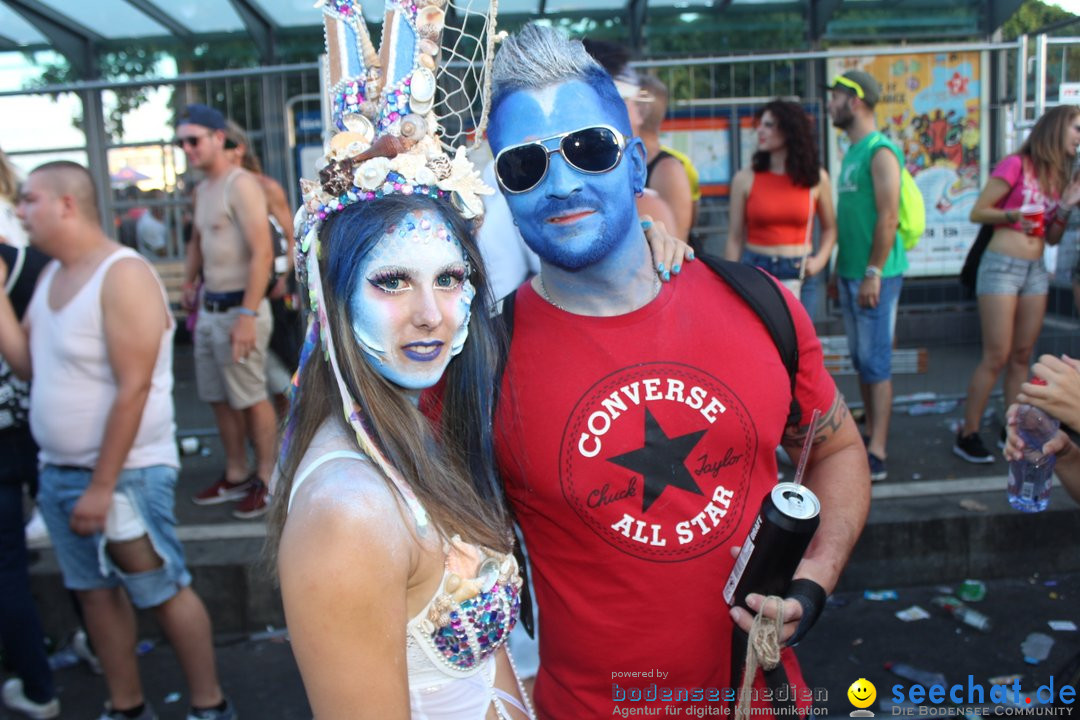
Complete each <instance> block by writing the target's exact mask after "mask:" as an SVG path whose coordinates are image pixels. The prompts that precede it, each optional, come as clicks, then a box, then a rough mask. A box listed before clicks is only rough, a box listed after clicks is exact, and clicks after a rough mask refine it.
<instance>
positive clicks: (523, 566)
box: [492, 290, 536, 638]
mask: <svg viewBox="0 0 1080 720" xmlns="http://www.w3.org/2000/svg"><path fill="white" fill-rule="evenodd" d="M516 297H517V290H514V291H513V292H512V293H510V294H509V295H507V296H506V297H504V298H503V299H502V300H500V301H499V302H498V303H497V304H496V311H497V312H498V315H497V316H496V318H495V324H496V326H500V327H501V328H502V336H501V338H500V339H499V357H498V360H497V362H496V365H495V403H494V405H493V407H492V413H493V417H497V415H495V414H496V413H498V409H499V397H500V395H502V379H503V373H505V372H506V361H507V358H508V357H509V356H510V340H511V339H512V338H513V337H514V300H515V298H516ZM506 509H507V511H508V512H509V513H510V517H511V519H512V520H513V521H514V557H515V558H516V559H517V563H518V568H519V569H520V570H521V591H520V594H519V599H520V601H521V607H520V609H519V613H520V620H521V627H523V628H525V632H526V633H528V634H529V637H531V638H535V637H536V623H535V621H534V620H533V617H534V616H533V602H532V591H531V590H530V589H529V561H528V559H527V558H526V557H525V552H524V551H523V550H522V539H521V530H520V528H519V527H518V525H517V520H516V519H515V518H514V509H513V508H512V507H510V503H509V502H507V504H506Z"/></svg>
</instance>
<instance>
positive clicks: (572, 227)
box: [488, 80, 645, 271]
mask: <svg viewBox="0 0 1080 720" xmlns="http://www.w3.org/2000/svg"><path fill="white" fill-rule="evenodd" d="M617 110H618V111H619V112H620V113H622V114H623V117H622V118H621V119H622V122H620V121H619V119H620V118H619V116H618V115H616V113H615V112H614V111H613V110H612V109H609V108H608V107H607V105H605V103H604V102H603V100H602V99H601V98H600V96H599V95H598V94H597V93H596V91H595V90H593V89H592V87H590V86H589V85H588V84H586V83H584V82H582V81H578V80H574V81H571V82H567V83H563V84H561V85H553V86H551V87H547V88H544V89H542V90H518V91H516V92H513V93H510V94H509V95H507V96H506V98H505V99H504V100H503V101H502V102H501V103H500V104H499V105H498V108H497V112H496V113H495V114H493V115H492V118H491V124H490V126H489V128H488V134H489V138H490V140H491V146H492V150H493V152H495V153H496V154H497V153H498V152H499V151H500V150H502V149H503V148H504V147H507V146H508V145H516V144H518V143H522V142H528V141H530V140H540V139H544V138H548V137H550V136H552V135H556V134H558V133H564V132H569V131H573V130H578V129H581V128H583V127H587V126H589V125H595V124H607V125H612V126H614V127H621V126H622V125H624V124H625V110H624V109H623V108H622V107H619V108H617ZM544 145H545V146H546V147H547V148H548V149H549V150H551V149H554V148H555V147H557V145H558V141H557V140H551V141H548V142H545V143H544ZM643 158H644V150H643V149H642V147H641V141H640V140H638V139H637V138H632V139H630V140H629V141H628V144H627V147H626V149H625V150H624V151H623V156H622V159H621V160H620V161H619V164H618V165H617V166H616V167H615V169H614V170H612V171H610V172H607V173H602V174H597V175H591V174H587V173H583V172H581V171H579V170H577V169H575V168H574V167H572V166H571V165H569V164H567V162H566V160H565V159H564V158H563V157H562V155H560V154H558V153H555V154H552V155H551V156H550V158H549V159H548V163H549V164H548V171H547V175H546V176H545V177H544V179H543V180H541V181H540V183H539V184H538V185H537V186H536V187H535V188H533V189H532V190H529V191H528V192H524V193H520V194H516V195H514V194H509V193H505V196H506V202H507V205H508V206H509V207H510V212H511V213H512V214H513V216H514V221H515V222H516V223H517V226H518V229H519V230H520V231H521V236H522V237H523V238H524V239H525V242H526V244H527V245H528V246H529V247H530V248H532V250H533V251H534V252H535V253H536V254H537V255H539V256H540V258H541V259H543V260H544V261H545V262H548V263H550V264H552V265H554V266H556V267H559V268H562V269H564V270H571V271H573V270H580V269H582V268H586V267H589V266H590V265H593V264H595V263H597V262H599V261H601V260H603V259H604V258H606V257H608V256H609V255H610V254H611V253H612V252H613V251H614V250H616V249H617V248H619V247H620V246H621V245H623V244H624V243H630V242H639V241H640V233H634V232H633V230H634V229H635V225H636V223H637V208H636V206H635V202H634V195H635V192H637V191H639V190H641V189H642V188H644V186H645V163H644V159H643Z"/></svg>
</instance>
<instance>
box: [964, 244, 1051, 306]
mask: <svg viewBox="0 0 1080 720" xmlns="http://www.w3.org/2000/svg"><path fill="white" fill-rule="evenodd" d="M1049 292H1050V274H1049V273H1048V272H1046V263H1044V262H1043V259H1042V258H1041V257H1040V258H1039V259H1038V260H1021V259H1020V258H1014V257H1011V256H1009V255H1002V254H1001V253H996V252H993V251H991V250H987V251H986V252H984V253H983V256H982V259H981V260H980V261H979V272H978V274H977V275H976V276H975V294H976V295H1046V294H1047V293H1049Z"/></svg>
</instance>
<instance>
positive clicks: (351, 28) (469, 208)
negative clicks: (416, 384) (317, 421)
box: [282, 0, 496, 524]
mask: <svg viewBox="0 0 1080 720" xmlns="http://www.w3.org/2000/svg"><path fill="white" fill-rule="evenodd" d="M474 1H475V2H480V3H483V5H484V9H483V10H482V11H477V10H474V9H472V5H471V3H472V2H474ZM320 6H321V7H322V12H323V21H324V29H325V40H326V55H325V56H324V67H323V77H324V82H325V87H324V91H325V92H324V96H323V103H324V116H329V121H330V122H329V135H328V137H327V138H326V141H325V145H324V155H323V157H322V158H320V159H319V161H318V162H317V164H316V167H317V168H318V173H319V176H318V179H315V180H309V179H303V180H301V181H300V188H301V191H302V194H303V199H304V202H303V206H302V207H301V208H300V210H299V211H298V212H297V215H296V222H295V227H296V228H297V243H296V249H297V263H296V269H297V275H298V277H299V280H300V283H301V285H302V286H303V287H304V290H305V291H306V299H307V301H308V305H309V307H310V309H311V313H310V316H309V320H308V332H307V337H306V340H305V343H304V348H303V350H302V352H301V357H300V370H299V371H298V373H297V375H299V372H303V368H304V366H305V364H306V363H307V361H308V359H309V358H310V357H311V355H312V353H313V352H314V351H315V349H316V348H317V347H321V350H322V352H323V354H324V357H325V358H326V359H327V361H328V362H329V363H330V366H331V368H332V370H333V374H334V377H335V379H336V381H337V386H338V392H339V395H340V397H341V400H342V403H343V409H344V414H345V417H346V419H347V420H348V423H349V425H350V427H351V428H352V430H353V431H354V433H355V435H356V439H357V442H358V443H359V446H360V449H361V451H363V452H364V453H365V454H366V455H367V456H368V457H369V458H371V460H372V461H373V462H374V463H375V464H376V465H378V466H379V468H380V469H381V470H382V471H383V472H384V473H385V474H386V475H387V476H388V477H389V478H390V479H391V480H393V481H394V482H395V484H397V485H398V486H399V488H400V489H401V490H402V492H403V494H404V496H405V499H406V502H407V503H408V504H409V506H410V509H411V510H412V512H413V514H414V515H415V516H416V517H417V519H418V521H419V522H421V524H424V522H426V513H425V512H424V510H423V508H422V507H421V506H420V504H419V502H418V501H417V500H416V497H415V496H414V495H413V493H412V491H411V490H410V489H409V488H408V486H407V484H405V483H403V482H400V476H399V474H398V473H397V472H396V470H395V469H394V468H393V467H392V466H391V464H390V463H389V462H388V461H387V459H386V458H385V456H384V455H383V453H382V452H381V450H380V449H379V447H378V445H377V444H376V443H375V442H374V441H373V440H372V433H371V431H370V428H369V427H368V423H367V421H366V418H365V417H364V414H363V412H362V410H361V408H360V406H359V404H358V403H357V402H356V400H355V399H354V398H352V397H351V395H350V393H349V390H348V387H347V385H346V384H345V382H344V380H343V378H342V374H341V370H340V368H339V367H338V363H337V355H336V353H335V348H334V338H333V336H332V334H331V332H330V325H329V322H328V320H327V317H326V303H325V302H324V300H323V298H324V289H323V282H322V277H321V275H320V271H319V230H320V228H321V227H322V225H323V222H324V221H325V220H326V219H327V218H328V217H330V216H331V215H333V214H334V213H337V212H340V211H342V210H343V209H345V208H346V207H348V206H349V205H352V204H354V203H358V202H370V201H377V200H378V199H380V198H383V197H386V196H387V195H426V196H429V197H434V198H446V199H448V200H449V201H450V202H451V204H452V205H453V207H454V208H455V209H456V210H457V211H458V212H459V213H460V214H461V215H462V216H463V217H464V218H465V219H467V220H479V218H480V217H481V216H482V214H483V211H484V205H483V202H482V201H481V199H480V197H479V196H480V195H488V194H491V193H493V192H494V189H493V188H490V187H488V186H487V185H485V184H484V183H483V181H481V180H480V175H479V173H478V172H477V170H476V168H475V167H474V166H473V164H472V163H471V162H470V160H469V159H468V157H467V155H466V150H467V149H471V148H467V147H466V145H465V144H464V141H465V140H467V139H468V138H469V136H470V134H471V135H472V137H473V138H474V142H477V143H478V142H480V141H481V140H482V138H483V135H484V128H485V125H486V122H487V101H488V96H489V95H490V80H489V78H490V68H491V59H492V58H493V56H494V48H493V44H494V42H495V15H496V0H490V5H488V0H386V16H385V20H384V22H383V31H382V41H381V46H380V49H379V50H378V51H377V50H376V49H375V47H374V45H373V44H372V42H371V38H370V36H369V35H368V31H367V24H366V21H365V18H364V14H363V9H362V6H361V2H360V1H359V0H319V2H318V3H316V7H320ZM444 58H445V60H448V61H452V62H443V67H440V60H441V59H444ZM451 153H452V154H451ZM293 382H294V397H293V401H294V402H296V401H298V400H299V398H298V397H297V396H296V394H295V391H296V387H297V386H298V384H299V383H298V380H297V379H296V378H294V381H293ZM292 424H293V423H292V422H290V423H289V425H288V426H287V427H286V431H285V437H284V438H283V442H282V458H284V456H285V454H286V452H287V449H288V446H289V440H290V438H291V429H292Z"/></svg>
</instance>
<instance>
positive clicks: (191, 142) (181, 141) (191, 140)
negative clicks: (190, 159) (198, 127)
mask: <svg viewBox="0 0 1080 720" xmlns="http://www.w3.org/2000/svg"><path fill="white" fill-rule="evenodd" d="M204 137H207V136H206V135H187V136H185V137H178V138H176V139H175V140H173V144H174V145H176V147H178V148H183V147H184V146H185V145H186V146H188V147H198V145H199V143H200V142H202V139H203V138H204Z"/></svg>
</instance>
